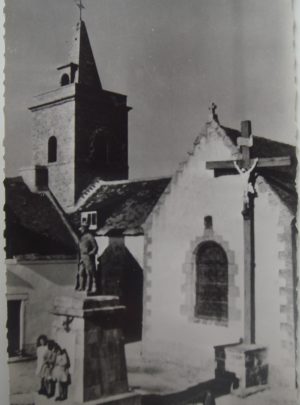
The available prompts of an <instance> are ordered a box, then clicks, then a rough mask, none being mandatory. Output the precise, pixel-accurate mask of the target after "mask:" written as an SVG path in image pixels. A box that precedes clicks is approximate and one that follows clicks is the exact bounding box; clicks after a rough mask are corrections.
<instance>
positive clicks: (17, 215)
mask: <svg viewBox="0 0 300 405" xmlns="http://www.w3.org/2000/svg"><path fill="white" fill-rule="evenodd" d="M4 184H5V192H6V203H5V213H6V230H5V234H6V252H7V257H13V256H22V255H30V254H32V255H42V256H47V255H51V256H53V255H55V256H57V255H58V256H60V255H74V254H76V245H75V241H74V239H73V237H72V235H71V234H70V231H69V230H68V228H67V226H66V224H65V223H64V221H63V220H62V218H61V215H60V214H59V212H58V211H57V210H56V208H55V206H54V205H53V204H52V202H51V201H50V199H49V198H48V196H47V195H46V194H41V193H33V192H31V191H30V190H29V188H28V186H27V185H26V184H25V183H24V181H23V179H22V178H21V177H15V178H8V179H6V180H5V182H4Z"/></svg>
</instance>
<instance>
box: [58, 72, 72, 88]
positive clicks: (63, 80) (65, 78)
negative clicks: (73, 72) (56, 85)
mask: <svg viewBox="0 0 300 405" xmlns="http://www.w3.org/2000/svg"><path fill="white" fill-rule="evenodd" d="M68 84H70V78H69V75H68V74H67V73H64V74H63V75H62V77H61V79H60V85H61V86H67V85H68Z"/></svg>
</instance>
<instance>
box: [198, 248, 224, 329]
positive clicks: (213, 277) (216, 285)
mask: <svg viewBox="0 0 300 405" xmlns="http://www.w3.org/2000/svg"><path fill="white" fill-rule="evenodd" d="M195 316H196V317H199V318H205V319H214V320H220V321H221V320H227V319H228V260H227V255H226V253H225V251H224V249H223V248H222V247H221V246H220V245H219V244H218V243H216V242H214V241H208V242H204V243H202V244H200V246H199V247H198V250H197V253H196V305H195Z"/></svg>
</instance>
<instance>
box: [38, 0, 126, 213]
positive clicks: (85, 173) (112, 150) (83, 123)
mask: <svg viewBox="0 0 300 405" xmlns="http://www.w3.org/2000/svg"><path fill="white" fill-rule="evenodd" d="M79 4H82V3H81V2H80V3H79ZM65 63H66V64H65V65H63V66H60V67H59V68H58V72H59V75H60V77H59V86H57V83H56V88H55V89H54V90H53V91H50V92H48V93H44V94H42V95H40V96H38V97H37V101H36V103H35V105H34V106H32V107H31V108H30V110H31V112H32V116H33V131H32V138H33V145H34V146H33V164H34V166H37V167H42V168H45V170H46V174H47V173H48V185H49V188H50V189H51V191H52V192H53V194H54V195H55V197H56V198H57V200H58V201H59V202H60V204H61V205H62V206H63V207H64V208H65V209H68V208H71V207H72V206H74V204H75V203H76V201H77V200H78V198H80V196H81V193H82V191H83V190H84V189H85V188H86V187H88V186H89V185H90V184H91V183H92V182H93V181H94V180H95V178H100V179H102V180H122V179H127V178H128V111H129V110H131V108H130V107H128V105H127V97H126V96H125V95H123V94H118V93H114V92H111V91H107V90H104V89H103V88H102V85H101V81H100V78H99V75H98V71H97V67H96V63H95V59H94V55H93V51H92V48H91V44H90V41H89V37H88V33H87V29H86V26H85V23H84V21H82V19H80V21H79V22H78V23H77V25H76V28H75V35H74V38H73V43H72V47H71V52H70V53H69V54H68V56H67V57H66V61H65ZM46 177H47V176H46ZM46 177H45V178H46Z"/></svg>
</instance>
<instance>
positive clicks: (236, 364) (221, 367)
mask: <svg viewBox="0 0 300 405" xmlns="http://www.w3.org/2000/svg"><path fill="white" fill-rule="evenodd" d="M215 360H216V365H217V367H216V371H215V375H216V378H217V379H219V380H221V379H223V380H224V381H230V383H231V387H232V389H231V391H232V393H234V394H236V395H238V396H247V395H249V394H251V393H254V392H256V391H260V390H262V389H265V388H267V387H268V385H267V384H268V362H267V348H266V347H265V346H260V345H257V344H243V343H242V344H232V345H224V346H215Z"/></svg>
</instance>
